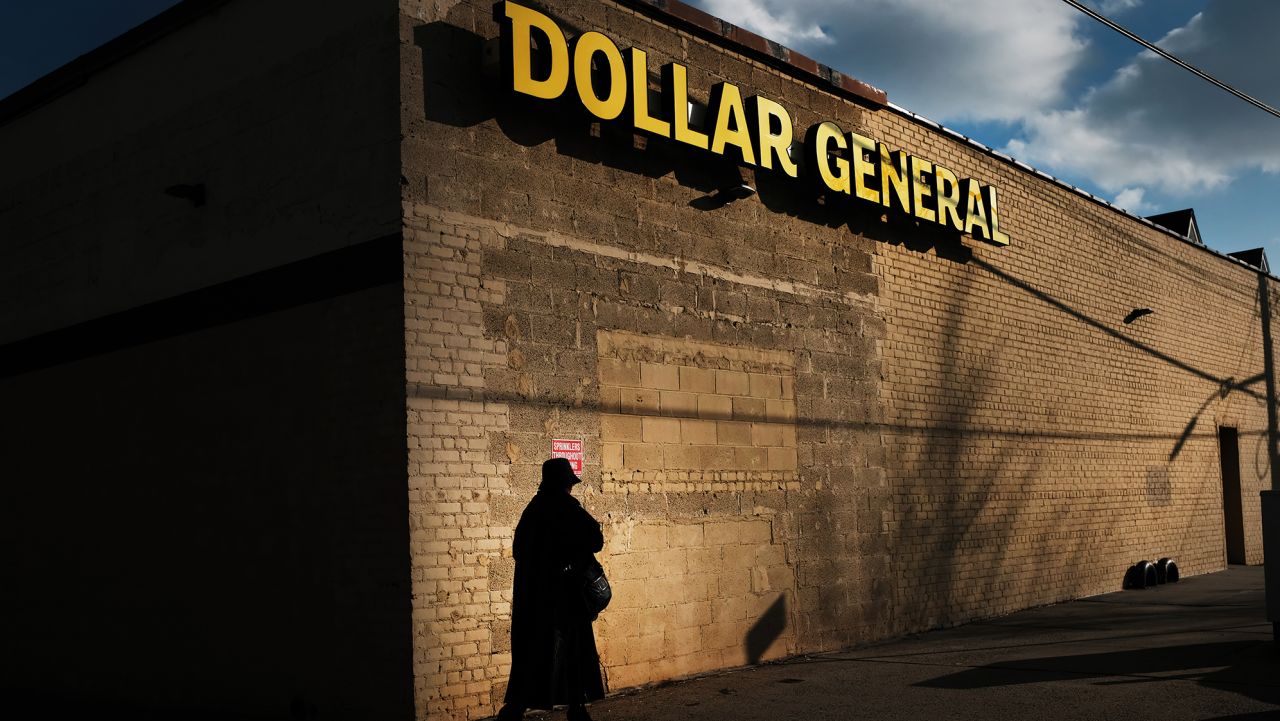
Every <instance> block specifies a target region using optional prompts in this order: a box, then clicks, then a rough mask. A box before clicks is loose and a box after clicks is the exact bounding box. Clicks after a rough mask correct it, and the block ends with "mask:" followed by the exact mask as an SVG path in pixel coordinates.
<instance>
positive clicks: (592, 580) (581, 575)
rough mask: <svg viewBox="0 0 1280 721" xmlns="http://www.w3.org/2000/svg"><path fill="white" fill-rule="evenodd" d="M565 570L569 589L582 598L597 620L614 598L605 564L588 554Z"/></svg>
mask: <svg viewBox="0 0 1280 721" xmlns="http://www.w3.org/2000/svg"><path fill="white" fill-rule="evenodd" d="M564 570H565V576H566V578H567V580H568V583H569V590H570V591H571V592H572V593H573V595H575V596H577V597H579V598H581V599H582V605H583V608H585V609H586V611H587V615H588V616H589V617H590V619H591V620H592V621H594V620H596V616H599V615H600V612H601V611H603V610H604V609H605V608H606V607H607V606H608V605H609V601H611V600H613V589H612V588H610V587H609V579H607V578H605V575H604V566H601V565H600V562H599V561H597V560H596V558H595V556H588V557H587V558H586V560H585V561H582V562H580V563H576V564H570V565H569V566H567V567H565V569H564Z"/></svg>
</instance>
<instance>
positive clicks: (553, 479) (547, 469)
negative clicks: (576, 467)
mask: <svg viewBox="0 0 1280 721" xmlns="http://www.w3.org/2000/svg"><path fill="white" fill-rule="evenodd" d="M579 483H582V479H581V478H578V476H576V475H575V474H574V472H573V464H571V463H569V459H568V458H552V459H550V460H547V461H545V462H544V463H543V464H542V485H544V486H564V487H566V488H567V487H570V486H574V485H576V484H579Z"/></svg>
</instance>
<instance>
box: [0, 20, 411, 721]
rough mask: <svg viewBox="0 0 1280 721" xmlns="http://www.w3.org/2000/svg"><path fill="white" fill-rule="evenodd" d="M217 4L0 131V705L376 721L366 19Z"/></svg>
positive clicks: (373, 254)
mask: <svg viewBox="0 0 1280 721" xmlns="http://www.w3.org/2000/svg"><path fill="white" fill-rule="evenodd" d="M213 5H216V7H213V8H212V9H211V10H209V12H207V13H205V14H203V15H201V16H200V17H198V18H196V19H195V20H193V21H192V22H191V23H190V24H186V25H183V26H181V27H178V28H176V29H173V30H172V31H171V32H168V33H167V34H163V33H162V34H161V35H160V36H159V37H158V38H156V39H154V41H153V42H150V43H149V44H145V45H144V46H141V47H139V48H137V49H136V51H134V52H132V53H131V54H126V55H125V56H123V57H120V58H117V59H115V60H114V61H113V62H111V63H109V64H106V65H102V66H97V65H94V64H93V63H89V64H88V65H87V66H86V65H83V64H82V65H81V66H79V67H80V69H81V70H87V72H86V73H83V74H82V73H78V72H77V73H74V74H72V75H71V76H69V77H67V78H64V79H66V80H68V81H69V89H68V90H67V92H65V93H61V94H56V93H55V94H54V95H52V96H50V97H49V98H47V99H46V100H47V102H46V103H44V104H41V105H38V106H34V107H31V108H29V109H27V111H26V112H24V113H20V114H18V115H16V116H14V117H12V118H11V119H9V120H8V121H7V122H6V123H5V124H4V125H3V126H2V127H0V154H3V156H4V157H5V173H4V174H3V180H0V238H2V239H3V240H2V241H0V344H3V345H0V408H2V409H3V410H2V411H0V419H2V420H3V426H4V436H3V437H4V442H3V447H4V449H5V453H4V456H5V466H4V471H3V474H4V478H5V481H6V494H7V501H6V502H5V503H3V504H0V529H2V530H0V535H2V537H3V542H2V543H0V547H2V548H3V550H0V554H3V556H4V559H3V565H4V568H5V569H6V581H5V584H4V588H3V590H0V616H3V621H0V624H3V631H2V632H0V635H3V637H4V638H5V643H4V650H3V652H0V664H2V666H0V703H3V704H5V705H8V706H10V707H13V706H16V707H19V708H21V709H22V710H23V711H25V712H27V713H34V712H37V711H38V712H40V713H46V714H53V715H65V714H69V713H72V712H82V711H85V710H89V709H92V710H94V711H99V710H102V709H109V710H118V711H121V712H127V713H129V714H131V715H142V716H148V715H154V716H157V717H160V716H163V717H166V718H168V717H171V716H173V715H180V716H197V717H198V716H201V715H204V716H208V717H210V718H212V717H218V718H224V717H227V718H230V717H259V716H260V717H272V718H280V717H289V716H294V717H298V718H314V717H316V716H317V714H318V715H319V717H320V718H330V717H359V718H402V717H404V716H405V715H407V713H408V709H410V708H411V706H412V696H411V694H412V690H411V687H410V674H411V667H410V663H411V661H410V656H409V653H408V647H409V639H410V629H409V625H408V620H409V617H408V608H409V605H408V559H407V554H406V553H405V541H406V539H407V527H406V518H407V503H406V500H405V491H404V480H405V440H404V415H403V414H404V408H403V406H404V385H403V382H402V378H403V374H404V359H403V320H402V318H403V313H402V311H401V310H400V309H401V306H402V302H403V297H402V295H403V292H402V282H401V275H402V274H401V272H400V267H401V262H402V255H401V249H400V233H399V228H400V219H399V211H398V206H397V204H396V200H397V198H396V190H395V188H396V183H397V177H398V170H397V168H398V162H397V158H398V140H399V135H398V125H397V122H396V115H395V108H396V101H397V97H398V91H397V89H396V81H395V77H396V67H397V63H396V55H395V35H394V25H393V23H394V14H393V12H392V10H391V6H390V5H389V4H387V3H347V2H319V3H257V2H248V1H245V0H235V1H232V2H228V3H222V4H217V3H201V2H188V3H185V4H184V7H185V8H187V9H190V8H191V7H196V6H213ZM12 107H13V106H12V105H9V106H6V110H10V109H12ZM175 185H188V186H190V185H201V186H203V190H204V192H205V195H204V198H203V200H204V202H203V203H197V202H190V201H189V199H188V198H183V197H175V196H173V195H170V194H168V193H166V189H170V188H172V187H173V186H175ZM188 197H190V196H188Z"/></svg>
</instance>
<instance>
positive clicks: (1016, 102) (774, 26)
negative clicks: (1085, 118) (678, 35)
mask: <svg viewBox="0 0 1280 721" xmlns="http://www.w3.org/2000/svg"><path fill="white" fill-rule="evenodd" d="M701 5H702V6H703V7H704V8H706V9H707V11H708V12H710V13H712V14H714V15H717V16H719V17H722V18H724V19H725V20H728V21H729V22H732V23H734V24H737V25H741V26H743V27H745V28H747V29H749V30H752V31H754V32H757V33H760V34H761V35H764V36H765V37H768V38H771V39H773V40H776V41H778V42H780V43H783V44H784V45H789V46H791V47H794V48H795V49H796V50H799V51H801V52H806V53H809V54H810V55H815V56H819V55H820V56H821V57H822V58H823V59H824V62H826V63H827V64H829V65H831V66H833V67H835V68H836V69H838V70H840V71H842V72H847V73H849V74H850V75H852V76H854V77H856V78H858V79H859V80H864V81H866V82H868V83H871V84H872V85H876V86H878V87H882V88H885V89H886V90H887V91H888V93H889V97H890V99H892V100H893V101H894V102H895V103H898V104H900V105H903V106H905V107H908V108H910V109H912V110H914V111H916V112H918V113H921V114H922V115H925V116H927V117H931V118H935V119H938V120H955V119H970V120H1003V121H1015V120H1019V119H1021V118H1023V117H1026V116H1027V115H1029V114H1032V113H1035V112H1038V111H1041V110H1043V109H1045V108H1049V107H1054V106H1055V105H1057V104H1058V103H1060V102H1061V101H1062V100H1063V82H1064V80H1065V79H1066V77H1067V74H1068V73H1069V72H1070V71H1071V70H1072V69H1073V68H1075V67H1076V65H1077V64H1078V63H1079V62H1080V61H1081V60H1082V59H1083V56H1084V52H1085V43H1084V41H1083V40H1082V39H1080V37H1079V35H1078V32H1077V29H1078V25H1079V23H1080V22H1081V21H1082V20H1085V19H1086V18H1085V17H1084V16H1083V15H1082V14H1080V13H1079V12H1078V11H1076V10H1074V9H1072V8H1071V7H1070V6H1068V5H1066V4H1065V3H1062V2H1059V1H1058V0H1019V1H1018V2H1009V1H1008V0H966V1H965V2H943V1H941V0H702V2H701Z"/></svg>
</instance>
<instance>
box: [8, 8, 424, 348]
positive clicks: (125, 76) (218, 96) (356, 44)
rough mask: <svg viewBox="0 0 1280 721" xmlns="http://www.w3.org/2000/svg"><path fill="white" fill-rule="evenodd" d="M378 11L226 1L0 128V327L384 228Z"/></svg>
mask: <svg viewBox="0 0 1280 721" xmlns="http://www.w3.org/2000/svg"><path fill="white" fill-rule="evenodd" d="M394 23H395V10H394V3H390V2H387V1H386V0H381V1H378V2H361V3H356V4H352V3H350V2H345V1H343V0H322V1H320V2H308V3H287V2H286V3H256V2H246V1H244V0H233V1H232V2H228V3H226V4H224V5H220V6H218V7H217V8H215V9H213V10H211V11H209V12H208V13H207V14H205V15H203V16H201V17H199V18H198V19H196V20H194V21H193V22H191V23H190V24H188V25H185V26H183V27H180V28H178V29H176V30H174V31H173V32H171V33H169V34H167V35H163V36H162V37H160V38H158V39H157V40H155V41H154V42H153V43H151V44H149V45H147V46H145V47H143V48H141V49H139V50H138V51H137V52H135V53H133V54H129V55H126V56H125V57H123V58H121V59H119V60H118V61H116V62H113V63H110V64H108V65H106V66H104V67H100V68H96V69H91V70H89V71H86V72H84V73H82V74H78V75H76V76H74V77H73V78H70V79H66V80H65V82H66V86H67V87H69V88H71V89H70V90H69V91H67V92H66V93H65V94H62V95H57V96H55V97H53V98H51V99H50V100H49V102H48V103H47V104H44V105H40V106H38V107H35V108H34V109H32V110H31V111H30V112H28V113H26V114H22V115H18V116H17V117H15V118H13V119H10V120H8V121H7V122H5V123H3V125H0V155H3V156H4V158H5V172H4V173H3V174H0V238H4V239H5V240H6V242H5V243H3V244H0V342H8V341H11V340H16V339H20V338H24V337H28V336H31V335H34V334H36V333H40V332H44V331H47V330H52V329H55V328H59V327H63V326H66V325H70V324H73V323H78V322H82V321H85V320H88V319H91V318H96V317H100V316H103V315H106V314H109V313H114V312H117V311H122V310H125V309H128V308H133V307H136V306H139V305H142V304H145V303H150V302H153V301H157V300H160V299H163V298H169V297H172V296H175V295H178V294H180V293H184V292H187V291H190V290H194V289H196V288H202V287H206V286H210V285H214V284H216V283H222V282H226V281H229V280H232V279H235V278H238V277H240V276H242V275H247V274H250V273H253V272H256V271H260V270H264V269H267V268H272V267H276V266H281V265H285V264H287V263H290V262H293V261H297V260H300V259H302V258H306V257H309V256H312V255H315V254H318V253H323V252H327V251H332V250H335V249H338V248H342V247H346V246H350V245H355V244H359V243H363V242H365V241H367V240H371V239H373V238H378V237H382V236H384V235H387V234H388V233H395V232H398V231H399V226H400V223H399V205H398V203H397V200H396V183H397V177H398V169H397V166H398V142H399V128H398V125H397V121H396V114H395V109H394V108H395V107H396V98H397V92H398V91H397V88H396V80H395V78H396V67H397V58H396V48H395V35H394V33H395V29H394V28H395V24H394ZM229 38H234V42H232V41H230V40H229ZM191 184H202V185H203V186H204V189H205V202H204V204H203V205H200V206H198V207H197V206H194V205H193V204H192V203H191V202H189V201H187V200H184V199H181V198H177V197H173V196H170V195H168V194H166V192H165V191H166V189H167V188H170V187H172V186H175V185H191Z"/></svg>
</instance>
